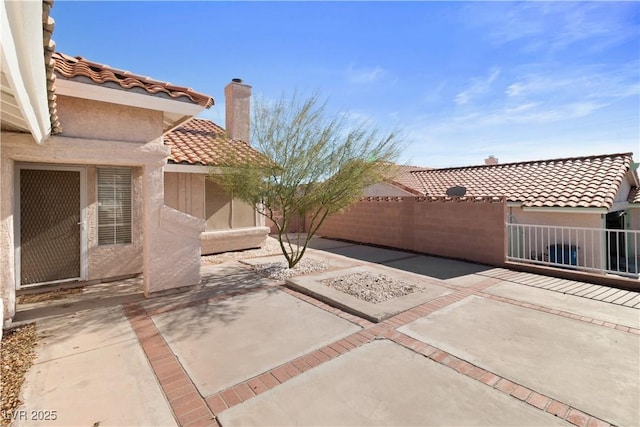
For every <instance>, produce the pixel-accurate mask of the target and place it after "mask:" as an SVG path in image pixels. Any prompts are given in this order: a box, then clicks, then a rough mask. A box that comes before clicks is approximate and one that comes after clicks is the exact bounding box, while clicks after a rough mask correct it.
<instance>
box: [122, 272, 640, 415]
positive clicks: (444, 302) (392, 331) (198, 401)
mask: <svg viewBox="0 0 640 427" xmlns="http://www.w3.org/2000/svg"><path fill="white" fill-rule="evenodd" d="M503 280H504V277H487V279H486V280H483V281H481V282H479V283H476V284H474V285H473V286H470V287H460V288H455V292H453V293H451V294H447V295H444V296H441V297H439V298H436V299H434V300H431V301H429V302H426V303H424V304H421V305H419V306H416V307H413V308H411V309H409V310H407V311H404V312H402V313H399V314H397V315H395V316H393V317H391V318H389V319H387V320H385V321H383V322H380V323H377V324H374V323H372V322H369V321H368V320H365V319H362V318H360V317H357V316H355V315H352V314H350V313H347V312H344V311H342V310H340V309H338V308H335V307H333V306H330V305H328V304H326V303H324V302H322V301H319V300H317V299H315V298H313V297H311V296H308V295H306V294H303V293H300V292H298V291H295V290H293V289H290V288H287V287H285V286H283V283H282V282H276V283H272V284H270V285H267V286H263V287H256V288H251V289H246V290H242V291H237V292H232V293H228V294H224V295H216V296H213V297H209V298H203V299H201V300H195V301H190V302H187V303H178V304H174V305H171V306H164V307H161V308H158V309H152V310H151V311H150V312H147V311H145V310H144V308H142V307H141V306H140V304H138V303H134V304H129V305H127V306H126V307H125V313H126V314H127V317H128V318H129V320H130V322H131V325H132V327H133V328H134V331H135V332H136V334H137V336H138V339H139V340H140V343H141V345H142V347H143V350H144V351H145V354H146V355H147V358H148V359H149V361H150V363H151V366H152V368H153V370H154V372H155V374H156V376H157V378H158V380H159V382H160V385H161V387H162V389H163V391H164V393H165V395H166V396H167V400H168V401H169V404H170V405H171V408H172V410H173V411H174V414H175V416H176V419H177V420H178V422H179V423H180V424H181V425H183V426H192V425H209V426H218V423H217V419H216V417H215V415H214V414H218V413H220V412H221V411H224V410H225V409H228V408H231V407H233V406H235V405H238V404H240V403H242V402H244V401H247V400H249V399H251V398H253V397H255V396H257V395H259V394H261V393H264V392H266V391H268V390H270V389H272V388H274V387H276V386H278V385H279V384H282V383H284V382H286V381H288V380H290V379H292V378H295V377H296V376H298V375H300V374H301V373H303V372H306V371H307V370H310V369H312V368H314V367H316V366H319V365H321V364H323V363H325V362H328V361H330V360H332V359H334V358H336V357H338V356H339V355H341V354H344V353H347V352H349V351H351V350H353V349H355V348H357V347H360V346H361V345H363V344H365V343H368V342H371V341H373V340H376V339H389V340H391V341H393V342H395V343H396V344H398V345H401V346H403V347H405V348H407V349H409V350H412V351H414V352H416V353H419V354H421V355H422V356H424V357H427V358H429V359H431V360H433V361H435V362H437V363H439V364H442V365H444V366H446V367H448V368H451V369H454V370H455V371H457V372H458V373H460V374H462V375H465V376H467V377H469V378H471V379H473V380H476V381H479V382H482V383H483V384H485V385H487V386H489V387H492V388H494V389H496V390H498V391H500V392H502V393H505V394H507V395H509V396H512V397H514V398H516V399H519V400H521V401H523V402H526V403H528V404H529V405H531V406H533V407H535V408H537V409H539V410H542V411H544V412H547V413H549V414H552V415H555V416H557V417H560V418H561V419H563V420H565V421H567V422H569V423H571V424H574V425H576V426H580V427H596V426H610V424H609V423H607V422H606V421H604V420H601V419H599V418H597V417H594V416H592V415H589V414H587V413H585V412H583V411H580V410H579V409H577V408H575V407H572V406H570V405H567V404H565V403H562V402H560V401H557V400H555V399H553V398H551V397H549V396H546V395H544V394H542V393H538V392H536V391H535V390H531V389H528V388H526V387H524V386H522V385H519V384H516V383H514V382H512V381H510V380H509V379H507V378H504V377H501V376H500V375H497V374H495V373H493V372H490V371H487V370H485V369H483V368H480V367H478V366H475V365H473V364H471V363H469V362H466V361H464V360H462V359H459V358H457V357H456V356H454V355H452V354H450V353H447V352H445V351H444V350H442V349H439V348H437V347H434V346H431V345H429V344H427V343H424V342H422V341H419V340H416V339H414V338H412V337H409V336H407V335H405V334H402V333H401V332H398V331H397V330H396V329H397V328H399V327H401V326H403V325H406V324H407V323H410V322H412V321H414V320H417V319H419V318H421V317H424V316H426V315H428V314H430V313H433V312H435V311H437V310H440V309H442V308H444V307H447V306H449V305H451V304H454V303H456V302H458V301H461V300H463V299H464V298H466V297H468V296H470V295H476V296H480V297H485V298H491V299H494V300H497V301H501V302H505V303H510V304H515V305H518V306H521V307H524V308H528V309H533V310H538V311H543V312H546V313H550V314H553V315H559V316H563V317H567V318H572V319H576V320H580V321H584V322H588V323H593V324H595V325H599V326H604V327H608V328H613V329H618V330H621V331H623V332H629V333H633V334H636V335H640V330H638V329H636V328H630V327H627V326H624V325H618V324H615V323H611V322H604V321H600V320H597V319H593V318H590V317H585V316H579V315H576V314H572V313H569V312H564V311H561V310H554V309H548V308H546V307H543V306H538V305H535V304H530V303H526V302H521V301H517V300H512V299H509V298H503V297H498V296H494V295H491V294H488V293H485V292H483V291H484V290H485V289H487V288H489V287H491V286H493V285H495V284H497V283H499V282H501V281H503ZM268 288H272V289H273V288H276V289H279V290H281V291H283V292H284V293H286V294H289V295H291V296H293V297H295V298H298V299H300V300H302V301H305V302H307V303H309V304H311V305H313V306H315V307H318V308H320V309H322V310H325V311H327V312H329V313H331V314H334V315H336V316H339V317H341V318H343V319H345V320H348V321H350V322H352V323H355V324H357V325H359V326H360V327H362V328H363V330H361V331H359V332H356V333H353V334H351V335H349V336H347V337H345V338H342V339H340V340H338V341H336V342H333V343H331V344H328V345H326V346H324V347H322V348H319V349H317V350H314V351H312V352H310V353H308V354H305V355H303V356H301V357H298V358H296V359H294V360H291V361H289V362H287V363H285V364H283V365H280V366H277V367H275V368H273V369H270V370H268V371H266V372H264V373H262V374H260V375H258V376H255V377H253V378H250V379H248V380H246V381H243V382H241V383H239V384H236V385H234V386H232V387H229V388H227V389H224V390H221V391H219V392H216V393H215V394H213V395H211V396H207V397H206V398H205V399H203V398H202V396H200V394H199V392H198V391H197V389H196V387H195V386H194V384H193V383H192V381H191V379H190V378H189V376H188V375H187V373H186V372H185V371H184V368H183V367H182V365H181V364H180V362H179V361H178V360H177V358H176V356H175V355H174V354H173V352H172V351H171V349H170V348H169V346H168V345H167V343H166V342H165V341H164V339H163V338H162V336H161V335H160V332H159V331H158V329H157V328H156V326H155V324H154V323H153V321H152V320H151V318H150V316H151V315H155V314H160V313H165V312H168V311H174V310H178V309H182V308H186V307H191V306H194V305H199V304H205V303H207V302H213V301H220V300H224V299H227V298H233V297H235V296H239V295H244V294H248V293H253V292H259V291H264V290H265V289H268ZM448 288H452V287H450V286H448Z"/></svg>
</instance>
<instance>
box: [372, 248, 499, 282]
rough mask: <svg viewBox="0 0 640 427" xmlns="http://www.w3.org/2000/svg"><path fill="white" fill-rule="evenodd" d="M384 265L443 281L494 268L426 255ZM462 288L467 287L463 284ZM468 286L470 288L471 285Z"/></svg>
mask: <svg viewBox="0 0 640 427" xmlns="http://www.w3.org/2000/svg"><path fill="white" fill-rule="evenodd" d="M384 264H385V265H388V266H389V267H394V268H399V269H401V270H405V271H411V272H413V273H418V274H422V275H424V276H430V277H436V278H438V279H441V280H447V279H453V278H457V277H460V276H467V275H470V274H475V273H480V272H483V271H485V270H490V269H491V268H493V267H487V266H484V265H479V264H472V263H469V262H462V261H456V260H452V259H446V258H438V257H432V256H426V255H414V256H413V257H411V258H407V259H402V260H397V261H391V262H385V263H384ZM461 283H465V282H461ZM462 286H465V285H464V284H463V285H462ZM466 286H470V284H469V285H466Z"/></svg>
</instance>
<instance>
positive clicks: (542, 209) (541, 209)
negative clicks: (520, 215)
mask: <svg viewBox="0 0 640 427" xmlns="http://www.w3.org/2000/svg"><path fill="white" fill-rule="evenodd" d="M522 210H523V211H525V212H555V213H580V214H595V213H597V214H606V213H607V209H606V208H573V207H565V208H563V207H558V206H523V207H522Z"/></svg>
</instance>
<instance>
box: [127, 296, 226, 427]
mask: <svg viewBox="0 0 640 427" xmlns="http://www.w3.org/2000/svg"><path fill="white" fill-rule="evenodd" d="M123 308H124V312H125V314H126V316H127V318H128V319H129V323H131V327H132V328H133V331H134V332H135V333H136V336H137V337H138V341H140V345H141V346H142V350H143V351H144V353H145V354H146V356H147V359H148V360H149V363H150V365H151V368H152V369H153V372H154V373H155V375H156V378H157V379H158V382H159V383H160V387H161V388H162V391H163V393H164V395H165V397H166V398H167V401H168V402H169V405H170V406H171V410H172V411H173V414H174V417H175V419H176V421H177V422H178V423H179V424H180V425H181V426H184V427H187V426H188V427H191V426H194V427H195V426H210V427H219V424H218V421H217V419H216V417H215V415H214V414H213V413H212V412H211V411H210V410H209V406H207V404H206V402H205V401H204V399H202V397H201V396H200V393H198V390H197V389H196V387H195V385H194V384H193V382H191V378H189V376H188V375H187V373H186V372H185V370H184V368H183V367H182V365H181V364H180V362H179V361H178V358H177V357H176V356H175V354H173V352H172V351H171V349H170V348H169V345H168V344H167V343H166V341H165V340H164V338H163V337H162V335H160V331H158V328H156V325H155V324H154V323H153V321H152V320H151V317H149V315H148V313H147V312H146V311H145V310H144V309H143V308H142V307H141V306H140V305H139V304H138V303H133V304H127V305H125V306H124V307H123Z"/></svg>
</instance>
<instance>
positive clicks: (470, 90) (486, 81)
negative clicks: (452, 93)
mask: <svg viewBox="0 0 640 427" xmlns="http://www.w3.org/2000/svg"><path fill="white" fill-rule="evenodd" d="M498 75H500V70H499V69H497V68H493V69H492V70H491V71H490V73H489V75H488V76H487V77H474V78H472V79H471V81H470V84H469V86H468V87H467V88H466V89H465V90H463V91H462V92H459V93H458V94H457V95H456V97H455V98H454V102H455V103H456V104H458V105H466V104H468V103H469V102H470V101H471V99H472V98H475V97H477V96H480V95H484V94H486V93H487V92H489V90H490V89H491V84H492V83H493V81H494V80H495V79H496V78H497V77H498Z"/></svg>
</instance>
